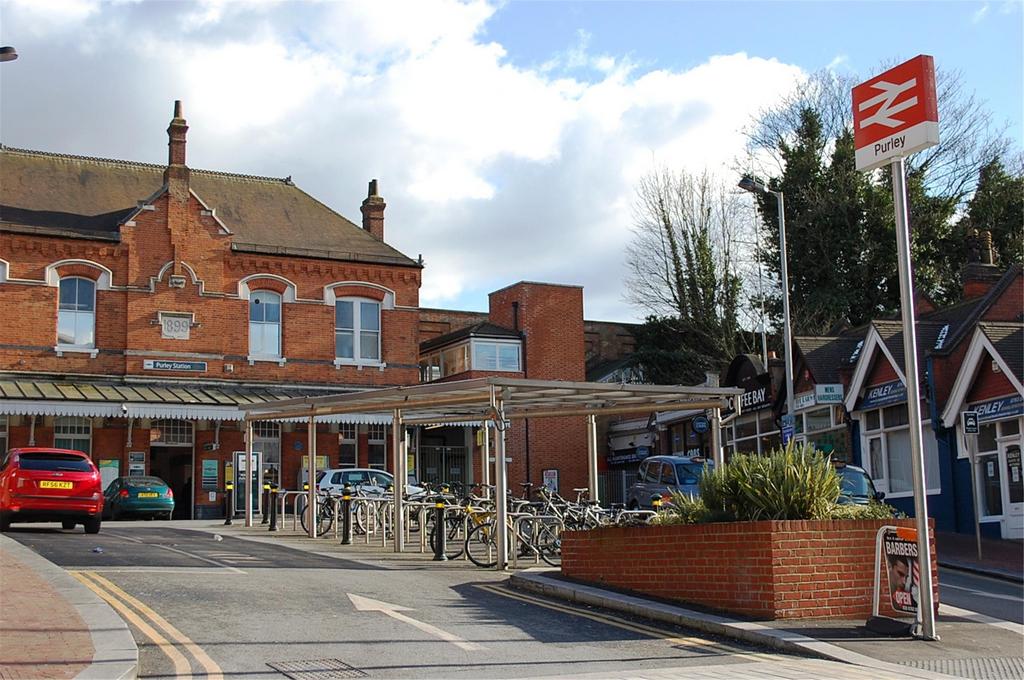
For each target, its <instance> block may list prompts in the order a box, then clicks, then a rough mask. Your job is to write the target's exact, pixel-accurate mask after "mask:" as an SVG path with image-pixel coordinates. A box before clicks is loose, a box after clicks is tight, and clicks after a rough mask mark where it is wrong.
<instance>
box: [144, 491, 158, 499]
mask: <svg viewBox="0 0 1024 680" xmlns="http://www.w3.org/2000/svg"><path fill="white" fill-rule="evenodd" d="M159 495H160V494H158V493H156V492H155V491H143V492H141V493H140V494H139V498H156V497H157V496H159Z"/></svg>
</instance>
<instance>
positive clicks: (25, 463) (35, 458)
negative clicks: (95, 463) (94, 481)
mask: <svg viewBox="0 0 1024 680" xmlns="http://www.w3.org/2000/svg"><path fill="white" fill-rule="evenodd" d="M18 460H19V463H18V464H19V465H20V467H21V469H22V470H63V471H67V472H92V463H90V462H89V460H88V459H87V458H82V457H81V456H76V455H74V454H72V453H23V454H21V455H20V456H19V457H18Z"/></svg>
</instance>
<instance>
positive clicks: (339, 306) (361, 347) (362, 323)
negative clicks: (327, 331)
mask: <svg viewBox="0 0 1024 680" xmlns="http://www.w3.org/2000/svg"><path fill="white" fill-rule="evenodd" d="M334 356H335V357H337V358H338V359H341V360H345V361H352V362H356V363H359V362H368V363H377V362H379V361H380V303H379V302H375V301H373V300H359V299H343V300H338V301H336V302H335V303H334Z"/></svg>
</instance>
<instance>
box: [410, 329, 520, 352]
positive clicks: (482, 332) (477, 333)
mask: <svg viewBox="0 0 1024 680" xmlns="http://www.w3.org/2000/svg"><path fill="white" fill-rule="evenodd" d="M469 337H474V338H507V339H510V340H519V338H520V335H519V333H517V332H516V331H513V330H511V329H508V328H503V327H501V326H497V325H495V324H493V323H490V322H489V321H481V322H480V323H475V324H473V325H472V326H466V327H465V328H460V329H458V330H454V331H452V332H451V333H445V334H444V335H439V336H437V337H436V338H431V339H430V340H427V341H425V342H422V343H420V351H421V352H429V351H430V350H432V349H436V348H438V347H443V346H444V345H450V344H452V343H454V342H458V341H459V340H464V339H466V338H469Z"/></svg>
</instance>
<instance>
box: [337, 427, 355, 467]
mask: <svg viewBox="0 0 1024 680" xmlns="http://www.w3.org/2000/svg"><path fill="white" fill-rule="evenodd" d="M338 450H339V452H340V453H339V459H338V467H343V468H349V467H357V466H358V465H359V459H358V458H357V457H356V452H357V451H358V448H357V446H356V426H355V423H341V424H340V425H338Z"/></svg>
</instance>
